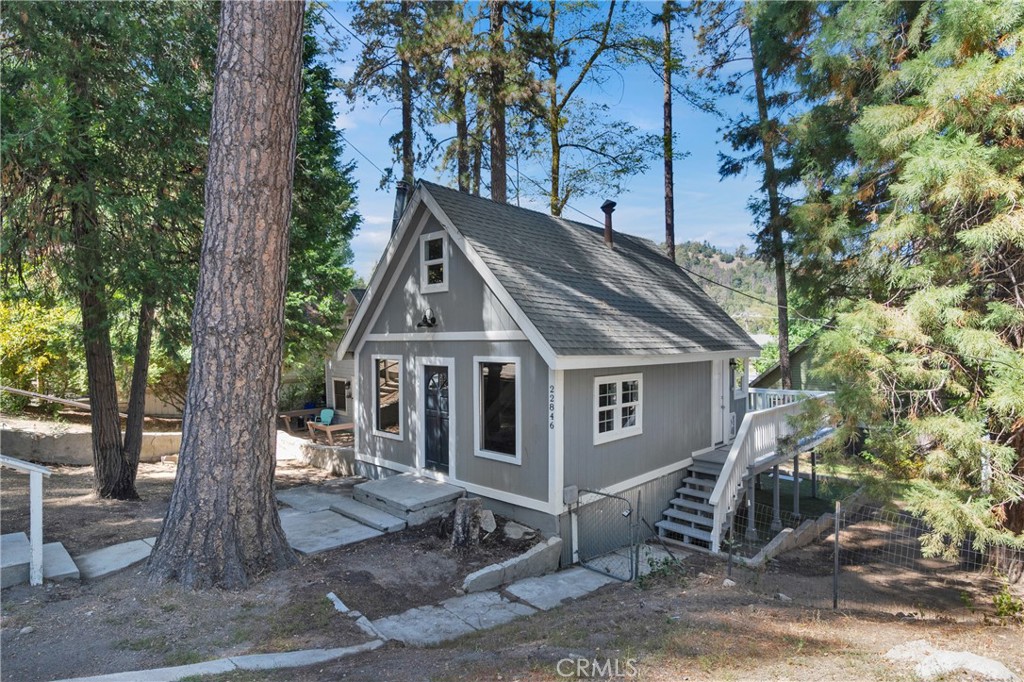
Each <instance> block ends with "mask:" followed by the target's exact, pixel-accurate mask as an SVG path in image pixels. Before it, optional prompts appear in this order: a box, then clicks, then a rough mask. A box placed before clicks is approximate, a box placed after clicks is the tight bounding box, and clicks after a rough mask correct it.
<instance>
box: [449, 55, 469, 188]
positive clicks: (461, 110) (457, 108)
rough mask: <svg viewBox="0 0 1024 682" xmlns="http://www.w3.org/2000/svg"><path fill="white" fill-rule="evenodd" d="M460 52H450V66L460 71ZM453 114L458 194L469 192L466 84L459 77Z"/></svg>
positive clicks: (453, 97) (453, 96)
mask: <svg viewBox="0 0 1024 682" xmlns="http://www.w3.org/2000/svg"><path fill="white" fill-rule="evenodd" d="M461 61H462V51H461V50H459V49H458V48H454V49H453V50H452V66H453V67H454V69H458V70H461V69H462V68H463V67H462V64H461ZM452 100H453V102H452V104H453V106H452V109H453V111H454V114H455V166H456V175H457V176H458V184H459V191H460V192H469V182H470V178H469V119H468V118H467V117H466V82H465V80H463V77H462V76H461V75H460V76H459V78H458V81H457V82H456V84H455V91H454V92H453V93H452Z"/></svg>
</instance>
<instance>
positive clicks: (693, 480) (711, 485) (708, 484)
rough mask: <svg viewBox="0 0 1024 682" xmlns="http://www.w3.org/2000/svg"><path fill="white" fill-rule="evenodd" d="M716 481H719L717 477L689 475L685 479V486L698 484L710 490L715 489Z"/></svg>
mask: <svg viewBox="0 0 1024 682" xmlns="http://www.w3.org/2000/svg"><path fill="white" fill-rule="evenodd" d="M716 483H718V479H717V478H698V477H696V476H687V477H686V478H684V479H683V485H685V486H690V487H693V486H697V487H699V488H708V489H709V490H714V489H715V484H716Z"/></svg>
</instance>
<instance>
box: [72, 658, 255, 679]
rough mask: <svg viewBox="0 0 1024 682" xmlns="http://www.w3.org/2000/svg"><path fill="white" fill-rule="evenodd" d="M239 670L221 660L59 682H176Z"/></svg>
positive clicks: (227, 660)
mask: <svg viewBox="0 0 1024 682" xmlns="http://www.w3.org/2000/svg"><path fill="white" fill-rule="evenodd" d="M232 670H237V668H236V666H235V664H234V663H232V662H231V660H230V659H227V658H220V659H217V660H215V661H205V662H203V663H193V664H191V665H178V666H174V667H173V668H155V669H152V670H132V671H129V672H124V673H112V674H109V675H93V676H91V677H76V678H74V679H70V680H60V681H59V682H176V681H177V680H181V679H184V678H186V677H198V676H199V675H214V674H216V673H226V672H230V671H232Z"/></svg>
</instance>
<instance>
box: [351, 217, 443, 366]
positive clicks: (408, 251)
mask: <svg viewBox="0 0 1024 682" xmlns="http://www.w3.org/2000/svg"><path fill="white" fill-rule="evenodd" d="M429 220H430V213H429V212H427V213H424V214H423V217H422V218H420V221H419V222H418V223H417V224H416V229H415V231H414V233H413V234H416V233H417V232H422V231H423V228H424V227H426V226H427V222H428V221H429ZM415 243H416V240H415V239H410V240H409V243H408V244H407V245H406V247H405V251H403V252H402V255H401V257H400V258H399V260H398V266H397V267H396V268H395V272H394V274H393V275H392V276H391V279H389V280H388V282H387V285H386V286H385V287H384V294H383V295H382V297H381V300H380V302H379V305H377V306H376V307H375V309H374V311H373V315H371V316H370V321H369V323H367V325H366V333H364V334H363V336H362V338H360V339H359V345H358V346H356V348H357V349H359V348H362V347H363V344H365V343H366V335H367V333H369V332H371V331H373V327H374V326H375V325H376V324H377V320H378V319H380V314H381V313H382V312H384V308H385V304H386V303H387V301H388V299H390V298H391V292H392V291H393V290H394V288H395V283H396V282H398V276H399V275H400V274H401V272H402V271H403V270H405V265H406V263H408V262H409V256H411V255H412V252H413V245H414V244H415ZM374 274H376V273H374ZM369 295H370V290H369V289H367V290H366V293H365V294H363V300H364V301H365V300H366V298H367V296H369ZM362 307H363V306H362V305H360V306H359V308H360V309H362ZM353 328H354V327H353Z"/></svg>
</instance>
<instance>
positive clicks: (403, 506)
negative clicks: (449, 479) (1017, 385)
mask: <svg viewBox="0 0 1024 682" xmlns="http://www.w3.org/2000/svg"><path fill="white" fill-rule="evenodd" d="M464 492H465V491H464V490H463V489H462V488H458V487H456V486H454V485H449V484H448V483H442V482H441V481H435V480H434V479H432V478H423V477H421V476H413V475H411V474H400V475H398V476H388V477H387V478H380V479H377V480H375V481H366V482H365V483H360V484H358V485H357V486H355V487H354V488H353V489H352V495H353V497H354V498H355V500H356V501H357V502H362V503H364V504H369V505H370V506H373V507H377V508H378V509H383V510H385V511H387V512H389V513H392V514H395V515H396V516H401V517H403V518H406V520H409V519H408V518H407V517H409V516H410V514H411V512H417V511H422V510H424V509H427V508H430V507H438V506H442V507H443V506H452V505H454V501H455V500H456V499H457V498H459V497H462V495H463V493H464ZM449 503H450V504H449ZM410 525H413V524H412V522H410Z"/></svg>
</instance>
